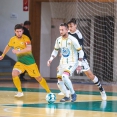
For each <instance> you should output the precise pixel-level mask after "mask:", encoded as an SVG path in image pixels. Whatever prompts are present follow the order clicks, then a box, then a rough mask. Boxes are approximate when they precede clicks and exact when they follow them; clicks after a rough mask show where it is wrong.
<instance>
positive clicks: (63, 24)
mask: <svg viewBox="0 0 117 117" xmlns="http://www.w3.org/2000/svg"><path fill="white" fill-rule="evenodd" d="M60 26H65V27H66V28H68V25H67V24H66V23H61V24H60Z"/></svg>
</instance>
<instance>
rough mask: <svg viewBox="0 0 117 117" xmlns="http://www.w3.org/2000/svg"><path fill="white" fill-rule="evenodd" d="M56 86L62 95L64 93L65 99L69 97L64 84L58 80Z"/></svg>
mask: <svg viewBox="0 0 117 117" xmlns="http://www.w3.org/2000/svg"><path fill="white" fill-rule="evenodd" d="M57 86H58V88H59V89H60V91H61V92H62V93H64V95H65V96H66V97H69V93H68V90H67V88H66V86H65V84H64V82H63V81H60V80H58V83H57Z"/></svg>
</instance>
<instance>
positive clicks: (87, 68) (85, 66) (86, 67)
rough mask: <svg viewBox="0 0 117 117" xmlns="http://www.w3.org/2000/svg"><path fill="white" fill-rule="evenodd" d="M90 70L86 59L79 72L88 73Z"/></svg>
mask: <svg viewBox="0 0 117 117" xmlns="http://www.w3.org/2000/svg"><path fill="white" fill-rule="evenodd" d="M89 69H90V67H89V63H88V62H87V60H86V59H84V60H83V61H82V70H81V71H88V70H89Z"/></svg>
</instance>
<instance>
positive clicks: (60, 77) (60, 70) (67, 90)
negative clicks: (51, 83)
mask: <svg viewBox="0 0 117 117" xmlns="http://www.w3.org/2000/svg"><path fill="white" fill-rule="evenodd" d="M62 67H63V65H62V66H61V65H59V66H58V67H57V78H58V82H57V86H58V88H59V90H60V91H61V92H60V93H58V95H64V94H65V93H63V92H64V91H65V92H67V93H68V94H67V97H69V96H68V95H69V94H70V91H69V89H68V87H67V86H66V85H65V86H66V87H64V86H63V85H64V84H63V81H62V73H63V69H62ZM66 88H67V89H66ZM62 89H64V91H63V90H62Z"/></svg>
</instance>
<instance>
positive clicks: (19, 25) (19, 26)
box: [14, 24, 23, 30]
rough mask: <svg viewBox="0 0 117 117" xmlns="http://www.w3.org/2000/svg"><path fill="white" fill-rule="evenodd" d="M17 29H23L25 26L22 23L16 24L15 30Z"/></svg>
mask: <svg viewBox="0 0 117 117" xmlns="http://www.w3.org/2000/svg"><path fill="white" fill-rule="evenodd" d="M16 29H23V26H22V25H21V24H16V25H15V28H14V30H16Z"/></svg>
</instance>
